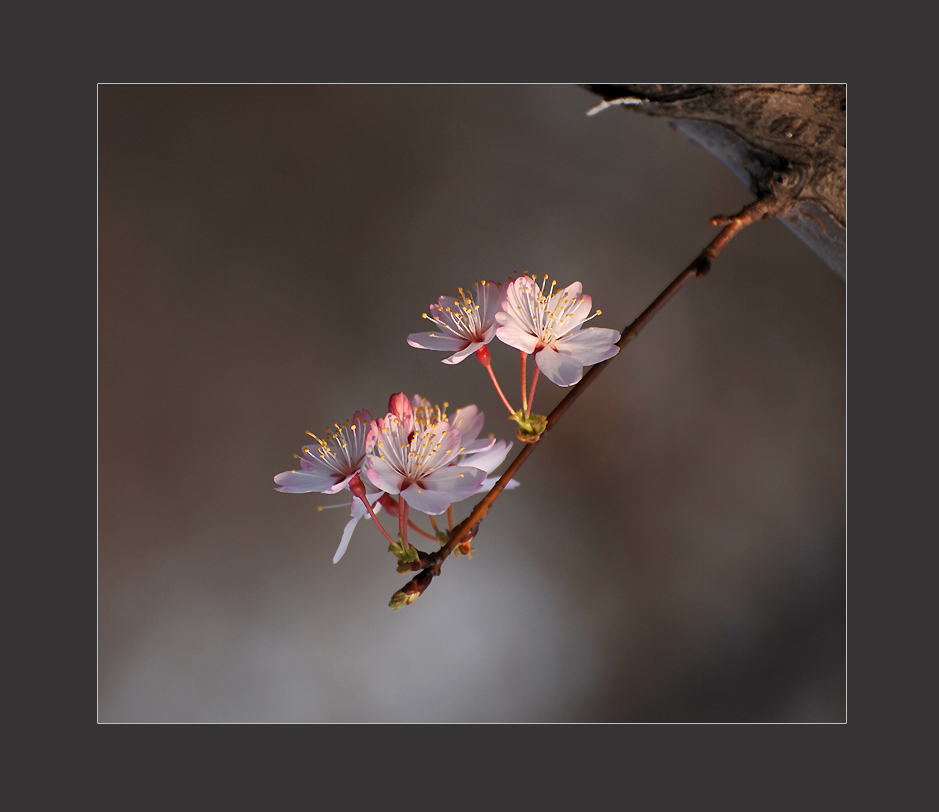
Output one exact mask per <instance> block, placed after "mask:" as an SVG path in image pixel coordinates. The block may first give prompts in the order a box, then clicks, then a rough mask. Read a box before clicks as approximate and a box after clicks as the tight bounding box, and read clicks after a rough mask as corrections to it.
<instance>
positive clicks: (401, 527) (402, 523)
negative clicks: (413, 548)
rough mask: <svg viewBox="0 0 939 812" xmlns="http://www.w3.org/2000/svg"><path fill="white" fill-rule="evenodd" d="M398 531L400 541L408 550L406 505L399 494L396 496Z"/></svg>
mask: <svg viewBox="0 0 939 812" xmlns="http://www.w3.org/2000/svg"><path fill="white" fill-rule="evenodd" d="M398 531H399V532H400V533H401V540H402V542H403V543H404V549H405V550H406V549H407V548H408V503H407V501H406V500H405V498H404V497H403V496H402V495H401V494H400V493H399V494H398Z"/></svg>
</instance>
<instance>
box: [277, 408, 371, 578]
mask: <svg viewBox="0 0 939 812" xmlns="http://www.w3.org/2000/svg"><path fill="white" fill-rule="evenodd" d="M371 422H372V416H371V415H370V414H369V413H368V412H367V411H365V410H364V409H363V410H362V411H359V412H356V413H355V414H354V415H353V416H352V420H347V421H346V424H345V425H344V426H340V425H339V424H338V423H335V424H333V426H334V428H333V430H331V431H329V432H328V433H327V434H326V437H325V438H324V439H320V438H319V437H317V436H316V435H315V434H313V433H312V432H307V434H309V435H310V436H311V437H312V438H313V439H314V440H316V444H315V445H314V446H312V447H311V446H304V447H303V449H302V450H301V453H300V454H297V455H296V456H297V457H298V458H299V460H300V470H299V471H297V470H292V471H284V472H283V473H281V474H278V475H277V476H275V477H274V487H275V488H276V489H277V490H278V491H281V492H282V493H329V494H332V493H339V492H340V491H342V490H344V489H347V488H349V483H350V482H351V480H352V479H353V477H355V476H357V475H358V474H359V473H360V472H361V470H362V466H363V464H364V462H365V455H366V453H367V451H368V431H369V425H370V423H371ZM380 496H381V491H377V490H375V489H374V488H372V489H371V493H367V494H366V496H365V498H367V499H368V500H369V503H370V504H371V505H372V507H373V509H374V510H375V512H378V511H379V510H380V509H381V506H380V505H378V504H377V500H378V498H379V497H380ZM337 507H338V506H337ZM350 514H351V517H352V518H351V519H350V520H349V521H348V522H347V523H346V526H345V528H343V531H342V538H341V539H340V541H339V549H337V550H336V554H335V555H334V556H333V563H334V564H335V563H336V562H337V561H339V559H340V558H342V556H343V555H344V554H345V552H346V548H347V547H348V546H349V540H350V539H351V538H352V533H353V531H354V530H355V528H356V525H357V524H358V523H359V521H360V520H361V519H362V518H363V517H365V518H369V517H368V510H367V508H366V507H365V504H364V503H363V502H362V500H361V499H355V498H354V499H353V500H352V505H351V511H350Z"/></svg>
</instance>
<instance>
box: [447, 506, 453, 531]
mask: <svg viewBox="0 0 939 812" xmlns="http://www.w3.org/2000/svg"><path fill="white" fill-rule="evenodd" d="M447 524H449V525H450V526H449V527H448V528H447V529H448V530H450V531H452V530H453V505H450V507H448V508H447Z"/></svg>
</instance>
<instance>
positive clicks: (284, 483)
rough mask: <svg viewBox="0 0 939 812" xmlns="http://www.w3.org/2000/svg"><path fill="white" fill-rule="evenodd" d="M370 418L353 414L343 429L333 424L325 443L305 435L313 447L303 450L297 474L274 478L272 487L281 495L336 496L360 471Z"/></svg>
mask: <svg viewBox="0 0 939 812" xmlns="http://www.w3.org/2000/svg"><path fill="white" fill-rule="evenodd" d="M371 422H372V416H371V415H370V414H369V413H368V412H367V411H365V410H364V409H363V410H362V411H359V412H356V413H355V414H354V415H353V416H352V420H347V421H346V423H345V425H344V426H340V425H339V424H338V423H334V424H333V426H334V428H333V429H331V430H330V431H329V432H328V433H327V434H326V437H325V439H320V438H319V437H317V436H316V435H315V434H313V432H310V431H308V432H307V434H309V435H310V437H312V438H313V439H314V440H315V441H316V444H315V445H312V446H304V447H303V449H302V450H301V453H300V454H296V455H294V456H296V457H298V458H299V460H300V470H299V471H297V470H292V471H284V472H283V473H281V474H278V475H277V476H275V477H274V485H275V487H276V488H277V490H279V491H281V492H283V493H314V492H315V493H339V491H341V490H343V489H344V488H347V487H348V486H349V480H350V479H352V477H354V476H355V475H356V474H357V473H359V471H361V470H362V463H363V462H365V454H366V452H367V451H368V448H367V445H366V444H367V441H368V431H369V427H370V424H371Z"/></svg>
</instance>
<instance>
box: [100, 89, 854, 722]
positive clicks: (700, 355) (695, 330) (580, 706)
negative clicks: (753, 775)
mask: <svg viewBox="0 0 939 812" xmlns="http://www.w3.org/2000/svg"><path fill="white" fill-rule="evenodd" d="M597 101H598V99H597V98H596V97H594V96H592V95H591V94H590V93H588V92H587V91H585V90H583V89H580V88H578V87H575V86H563V85H536V86H524V85H521V86H394V85H388V86H186V85H178V86H100V87H99V93H98V105H99V106H98V126H99V131H98V146H99V152H98V162H99V163H98V179H99V188H98V207H99V208H98V212H99V221H98V228H99V231H98V237H99V246H98V247H99V256H98V261H99V264H98V308H99V309H98V452H99V458H98V719H99V721H101V722H706V721H711V722H832V721H841V720H844V719H845V285H844V283H843V282H842V281H841V280H840V279H839V278H838V277H837V276H836V275H835V274H834V273H833V272H832V271H830V270H829V269H828V268H827V267H826V266H825V265H823V264H822V262H821V261H820V260H818V259H817V258H816V257H815V256H814V255H813V254H812V253H811V252H810V251H809V250H808V248H806V247H805V246H804V245H803V244H802V243H801V242H800V241H799V240H798V239H797V238H796V237H795V236H794V235H793V234H792V233H791V232H789V231H788V230H787V229H786V228H785V227H784V226H782V225H781V224H779V223H777V222H775V221H773V222H769V223H760V224H757V225H755V226H753V227H751V228H749V229H747V230H745V231H744V232H743V233H742V234H741V235H740V236H738V237H737V238H736V239H735V240H734V241H733V242H732V243H731V244H730V246H729V247H728V248H727V249H726V250H725V252H724V253H723V254H722V255H721V257H720V258H719V260H718V261H717V263H716V265H715V267H714V270H713V271H712V272H711V274H710V275H709V276H708V277H706V278H705V279H703V280H700V281H697V280H696V281H693V282H692V283H690V284H689V285H688V286H687V287H686V288H685V289H684V290H682V291H681V293H680V294H679V296H678V297H677V298H676V299H675V300H673V302H672V303H670V304H669V305H668V306H667V308H666V309H665V310H664V311H663V312H662V313H660V314H659V316H658V317H657V318H656V319H655V320H654V321H653V322H652V323H651V324H650V326H648V327H647V328H646V330H645V331H644V332H643V333H642V335H641V336H640V337H639V338H638V339H637V340H636V341H635V342H634V343H633V344H631V345H630V346H629V347H628V348H627V349H626V350H625V351H624V352H622V353H621V354H620V356H619V358H618V359H617V360H616V361H615V362H614V363H613V364H611V365H610V367H609V368H608V369H607V370H606V371H605V372H604V373H603V375H602V376H600V377H599V378H598V379H597V381H596V383H595V384H594V385H593V386H592V387H591V388H590V389H588V390H587V392H586V393H585V395H584V396H583V397H582V398H581V399H580V400H579V401H578V402H577V403H576V404H575V405H574V407H573V408H572V409H571V411H570V412H568V414H567V415H566V417H565V418H564V420H563V421H562V422H561V423H559V424H558V426H557V428H556V429H555V430H554V431H553V432H552V433H551V434H550V435H549V436H548V437H547V438H546V440H545V442H544V443H543V444H542V445H540V446H539V447H538V448H537V449H536V450H535V453H534V454H533V455H532V456H531V458H530V459H529V460H528V462H527V463H526V464H525V466H523V468H522V469H521V471H520V473H519V475H518V479H520V480H521V482H522V485H521V487H519V488H518V489H517V490H515V491H513V492H510V493H505V494H503V495H502V497H501V498H500V499H499V500H498V502H497V503H496V505H495V506H494V508H493V510H492V511H491V513H490V514H489V517H488V519H487V520H486V521H485V522H484V523H483V525H482V528H481V532H480V534H479V536H478V537H477V539H476V541H475V543H474V544H475V549H476V552H475V554H474V556H473V558H472V559H471V560H470V559H467V558H460V559H453V558H451V559H449V560H448V561H447V562H446V564H445V565H444V568H443V573H442V575H441V577H439V578H437V579H435V580H434V582H433V584H432V585H431V587H430V588H429V589H428V591H427V592H426V593H425V594H424V595H423V596H422V597H421V598H420V599H419V600H418V601H416V602H415V603H414V604H412V605H411V606H408V607H405V608H404V609H401V610H399V611H397V612H392V611H391V610H390V609H389V608H388V601H389V599H390V597H391V595H392V594H393V593H394V592H395V591H396V590H397V589H399V588H400V587H401V586H403V584H404V583H405V582H406V581H407V576H402V575H399V574H398V573H396V572H395V561H394V559H393V557H392V556H391V555H390V554H389V553H388V552H387V551H386V547H387V543H386V542H384V541H383V539H382V538H381V536H380V535H379V534H378V532H377V531H376V530H375V528H374V527H372V526H371V525H370V523H367V522H363V523H361V524H360V525H359V528H358V529H357V531H356V534H355V537H354V538H353V540H352V544H351V545H350V548H349V551H348V552H347V553H346V555H345V557H344V558H343V559H342V560H341V561H340V562H339V563H338V564H336V565H334V564H332V556H333V553H334V552H335V549H336V546H337V545H338V542H339V538H340V535H341V532H342V528H343V526H344V524H345V523H346V521H347V518H348V512H347V510H346V509H337V510H327V511H322V512H318V511H317V506H319V505H328V504H337V503H340V502H342V501H343V500H342V498H341V497H329V496H322V495H320V494H300V495H296V494H283V493H278V492H276V491H275V490H274V488H273V483H272V477H273V476H274V475H275V474H277V473H279V472H280V471H283V470H286V469H289V468H291V467H292V466H293V465H294V459H293V454H294V453H295V452H297V451H299V449H300V446H301V445H302V444H303V442H304V440H305V439H306V437H305V435H304V431H306V430H307V429H309V430H311V431H313V432H315V433H317V434H319V433H320V432H322V431H325V430H326V429H327V427H328V426H330V425H331V424H332V423H333V422H340V423H342V422H343V421H344V420H345V419H346V418H349V417H351V415H352V413H353V412H354V411H355V410H356V409H362V408H365V409H368V410H369V411H371V412H372V414H373V415H379V414H382V413H383V412H384V410H385V409H386V405H387V401H388V397H389V395H391V394H392V393H393V392H397V391H401V390H403V391H405V392H406V393H408V394H413V393H414V392H419V393H420V394H422V395H424V396H426V397H427V398H429V399H430V400H432V401H434V402H442V401H444V400H446V401H448V402H449V403H450V404H451V405H452V406H453V407H456V406H462V405H465V404H467V403H476V404H477V405H478V406H479V407H480V408H481V409H482V410H484V411H485V412H486V414H487V421H486V427H485V430H484V431H485V432H492V433H495V434H496V436H499V437H504V438H506V439H509V438H511V437H512V428H511V426H512V424H510V422H509V421H508V420H506V419H505V417H504V416H503V412H502V411H501V410H502V406H501V404H500V402H499V400H498V398H497V396H496V394H495V392H494V390H493V389H492V387H491V385H490V384H489V382H488V378H487V377H486V374H485V372H484V370H483V369H482V367H481V366H480V365H479V364H478V363H476V362H475V360H474V359H472V358H471V359H469V360H468V361H466V362H465V363H463V364H461V365H459V366H456V367H451V366H446V365H444V364H442V363H440V361H441V359H442V358H444V357H446V356H445V355H443V354H441V353H435V352H430V351H425V350H418V349H413V348H411V347H409V346H408V345H407V344H406V342H405V337H406V336H407V334H408V333H410V332H417V331H424V330H426V329H428V324H427V322H425V321H423V320H422V319H421V313H423V312H424V311H426V310H427V305H428V304H429V303H430V302H432V301H435V300H436V298H437V297H438V296H440V295H444V294H446V295H455V294H456V290H457V288H458V287H460V286H462V287H467V286H470V285H472V283H473V282H474V281H475V280H477V279H483V278H489V279H493V280H496V281H501V280H504V279H506V278H508V276H509V275H510V274H511V273H512V272H513V271H519V272H521V271H524V270H529V271H531V272H532V273H537V274H548V275H549V277H551V279H557V280H558V283H559V284H560V285H567V284H570V283H571V282H573V281H575V280H580V281H581V282H582V283H583V285H584V290H585V292H587V293H589V294H591V295H592V296H593V300H594V305H595V307H599V308H601V309H602V310H603V315H602V316H601V317H599V318H597V319H596V320H595V321H594V322H593V324H594V325H595V326H602V327H614V328H616V329H618V330H621V329H623V328H624V327H625V325H627V324H628V323H629V322H630V321H632V319H633V318H635V316H637V315H638V314H639V313H640V312H641V311H642V310H643V309H644V308H645V307H646V305H648V304H649V302H651V301H652V299H653V298H654V297H655V296H656V295H657V294H658V293H659V292H660V291H661V289H662V288H663V287H665V285H666V284H667V283H668V282H670V281H671V280H672V279H673V278H674V277H675V276H676V275H677V274H678V273H679V272H680V271H681V270H682V269H683V268H684V267H685V266H686V265H687V263H688V262H689V261H690V260H691V259H692V258H693V257H694V256H695V255H696V254H697V253H698V251H700V250H701V248H702V247H703V246H704V245H705V244H706V243H707V242H708V241H709V240H710V239H711V238H712V237H713V235H714V234H715V233H716V231H715V229H714V228H712V227H711V226H709V225H708V219H709V218H710V217H711V216H712V215H715V214H732V213H734V212H735V211H737V210H738V209H739V208H740V207H741V206H743V205H744V204H746V203H747V202H749V201H750V200H751V199H752V197H751V195H750V193H749V192H748V191H747V189H745V188H744V187H743V186H742V185H741V184H740V183H739V182H738V181H737V180H736V179H735V178H734V177H733V176H732V175H731V173H730V172H729V171H728V170H726V169H725V168H724V167H723V166H721V165H720V164H719V163H718V162H717V160H716V159H714V158H712V157H711V156H710V155H709V154H708V153H707V152H705V151H703V150H702V149H701V148H699V147H697V146H695V145H694V144H693V143H692V142H690V141H689V140H688V139H687V138H685V137H684V136H683V135H681V134H680V133H678V132H677V131H675V130H674V129H672V128H671V127H670V126H669V125H668V124H667V123H666V122H664V121H662V120H660V119H652V118H647V117H644V116H641V115H637V114H635V113H634V112H632V111H629V110H624V109H619V108H616V109H610V110H607V111H604V112H603V113H601V114H599V115H596V116H594V117H589V118H588V117H587V116H586V115H585V113H586V111H587V110H588V109H589V108H590V107H592V106H593V105H594V104H595V103H596V102H597ZM490 349H491V351H492V356H493V365H494V367H495V369H496V371H497V373H498V374H499V376H500V380H501V381H502V383H503V386H504V388H505V389H506V390H507V392H516V391H517V388H516V387H517V384H516V382H517V369H518V354H517V352H516V351H514V350H511V349H510V348H508V347H506V346H505V345H502V344H500V343H499V342H494V343H493V344H492V345H490ZM563 394H564V390H561V389H559V388H557V387H554V386H553V385H552V384H551V383H550V382H549V381H547V380H546V379H543V380H541V381H540V382H539V386H538V390H537V395H536V398H535V405H536V407H537V409H536V410H537V411H540V412H542V413H547V412H548V411H550V409H551V408H552V407H553V406H554V405H555V404H556V403H557V402H558V401H559V400H560V399H561V397H562V396H563ZM510 397H511V395H510ZM516 448H517V446H516ZM511 456H514V454H513V455H511ZM511 456H510V458H511ZM501 470H502V469H499V471H498V472H501ZM498 472H497V473H498ZM474 502H475V500H473V499H470V500H467V501H466V502H463V503H460V504H458V505H457V506H456V518H457V520H459V519H461V518H463V517H464V516H465V515H466V514H467V513H468V512H469V510H470V509H471V508H472V505H473V504H474ZM428 544H429V543H428ZM425 549H426V547H425Z"/></svg>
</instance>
